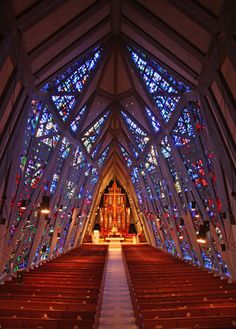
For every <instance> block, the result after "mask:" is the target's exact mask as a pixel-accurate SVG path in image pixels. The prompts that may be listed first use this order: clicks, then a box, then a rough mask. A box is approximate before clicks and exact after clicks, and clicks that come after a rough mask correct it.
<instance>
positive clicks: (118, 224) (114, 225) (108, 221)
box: [99, 181, 130, 241]
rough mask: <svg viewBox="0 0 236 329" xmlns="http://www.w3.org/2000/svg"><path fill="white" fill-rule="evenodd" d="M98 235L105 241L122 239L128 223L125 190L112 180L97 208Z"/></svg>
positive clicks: (128, 211) (128, 210)
mask: <svg viewBox="0 0 236 329" xmlns="http://www.w3.org/2000/svg"><path fill="white" fill-rule="evenodd" d="M99 225H100V236H102V237H103V238H104V239H105V241H111V240H112V239H113V240H114V241H124V240H125V239H124V236H126V235H127V234H128V230H129V225H130V207H129V205H128V198H127V195H126V193H125V191H123V190H122V188H121V187H120V186H118V185H117V183H116V181H114V182H112V185H110V186H109V187H108V188H107V190H106V192H105V193H104V194H103V196H102V205H101V206H100V209H99Z"/></svg>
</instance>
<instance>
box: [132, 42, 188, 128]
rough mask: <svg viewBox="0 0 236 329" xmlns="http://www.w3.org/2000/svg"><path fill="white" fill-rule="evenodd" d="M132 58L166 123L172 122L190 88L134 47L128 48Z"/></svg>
mask: <svg viewBox="0 0 236 329" xmlns="http://www.w3.org/2000/svg"><path fill="white" fill-rule="evenodd" d="M128 50H129V52H130V54H131V58H132V60H133V62H134V64H135V66H136V68H137V70H138V71H139V73H140V75H141V77H142V79H143V81H144V83H145V85H146V87H147V89H148V91H149V93H150V94H151V96H152V97H153V99H154V101H155V103H156V105H157V108H158V109H159V111H160V113H161V115H162V117H163V119H164V121H165V122H166V123H167V122H168V121H169V120H170V117H171V114H172V112H173V111H174V110H175V108H176V106H177V104H178V102H179V99H180V95H181V94H182V93H183V92H189V91H190V88H189V87H187V86H186V85H185V84H183V83H182V82H180V81H178V80H177V79H176V78H175V77H174V76H173V75H171V74H169V73H168V71H167V70H166V69H164V68H163V67H162V66H161V65H159V64H158V63H157V62H156V61H154V60H152V59H150V58H148V56H147V55H146V54H145V53H144V52H141V51H140V50H138V49H137V48H134V47H132V48H131V47H128Z"/></svg>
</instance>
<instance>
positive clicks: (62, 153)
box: [59, 137, 71, 159]
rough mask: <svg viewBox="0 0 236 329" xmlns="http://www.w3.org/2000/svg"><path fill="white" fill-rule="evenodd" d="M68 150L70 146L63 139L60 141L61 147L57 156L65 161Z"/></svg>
mask: <svg viewBox="0 0 236 329" xmlns="http://www.w3.org/2000/svg"><path fill="white" fill-rule="evenodd" d="M70 148H71V145H70V143H69V141H68V140H67V139H66V138H65V137H64V138H63V139H62V145H61V149H60V151H59V155H60V156H61V157H62V158H63V159H66V158H67V157H68V155H69V152H70Z"/></svg>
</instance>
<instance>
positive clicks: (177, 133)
mask: <svg viewBox="0 0 236 329" xmlns="http://www.w3.org/2000/svg"><path fill="white" fill-rule="evenodd" d="M171 135H172V136H173V138H174V141H175V145H176V146H177V147H180V146H184V145H187V144H189V143H190V137H191V138H194V137H195V134H194V129H193V126H192V124H191V119H190V115H189V112H188V110H187V109H184V111H183V113H182V115H181V116H180V117H179V119H178V121H177V124H176V126H175V128H174V129H173V130H172V134H171Z"/></svg>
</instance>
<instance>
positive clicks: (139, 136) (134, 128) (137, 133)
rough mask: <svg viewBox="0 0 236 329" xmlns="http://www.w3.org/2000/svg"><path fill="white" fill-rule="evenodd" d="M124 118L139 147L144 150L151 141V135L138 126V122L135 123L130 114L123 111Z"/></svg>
mask: <svg viewBox="0 0 236 329" xmlns="http://www.w3.org/2000/svg"><path fill="white" fill-rule="evenodd" d="M121 114H122V117H123V120H124V121H125V123H126V126H127V128H128V129H129V131H130V132H131V133H132V136H133V138H134V140H135V142H136V144H137V147H138V148H139V149H140V151H143V150H144V149H145V146H146V145H147V143H148V141H149V137H148V136H147V133H146V132H145V131H144V130H143V129H142V128H141V127H140V126H138V124H137V123H135V122H134V121H133V120H132V119H131V118H130V116H128V114H126V113H125V112H123V111H121Z"/></svg>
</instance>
